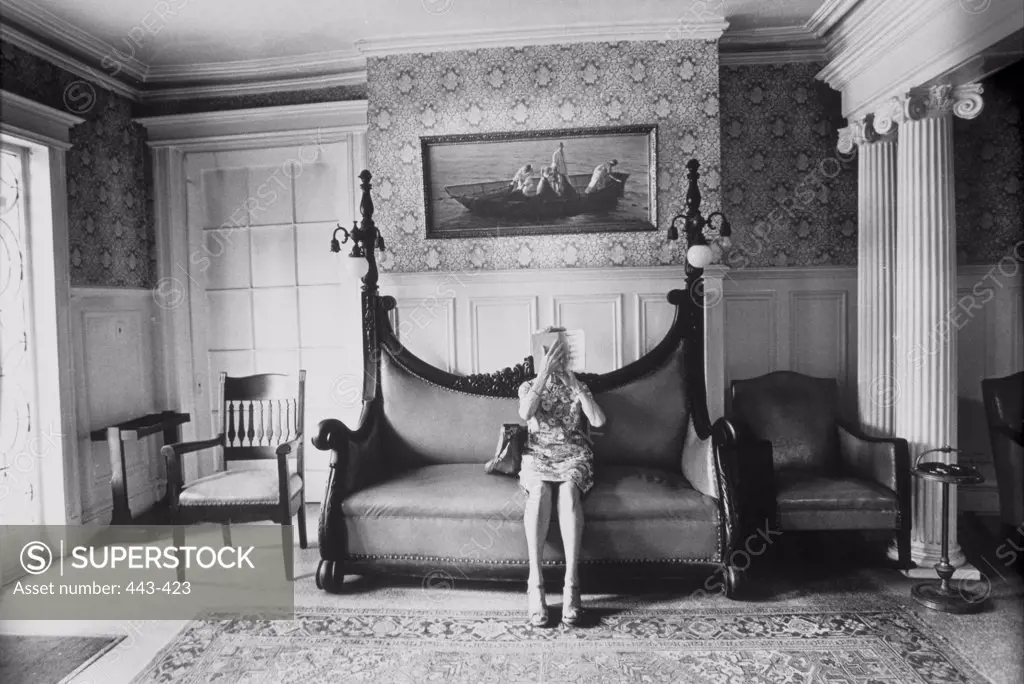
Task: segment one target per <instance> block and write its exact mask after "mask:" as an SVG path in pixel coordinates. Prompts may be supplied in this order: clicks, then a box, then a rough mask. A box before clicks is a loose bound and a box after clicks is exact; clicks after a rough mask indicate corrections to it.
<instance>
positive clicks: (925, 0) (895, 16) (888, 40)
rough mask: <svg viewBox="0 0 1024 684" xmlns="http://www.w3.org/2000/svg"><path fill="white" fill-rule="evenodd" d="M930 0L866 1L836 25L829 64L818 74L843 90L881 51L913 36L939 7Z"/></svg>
mask: <svg viewBox="0 0 1024 684" xmlns="http://www.w3.org/2000/svg"><path fill="white" fill-rule="evenodd" d="M947 1H948V0H947ZM930 2H931V0H903V1H902V2H888V1H885V2H870V1H869V2H862V3H861V4H860V6H859V7H858V11H857V12H851V13H849V14H848V15H847V16H846V19H845V21H843V22H842V23H841V24H839V25H838V26H837V27H836V28H835V31H834V32H833V35H832V36H831V39H830V40H829V46H828V47H829V49H828V52H829V57H830V61H829V64H828V66H827V67H825V68H824V69H822V70H821V73H820V74H819V75H818V78H819V79H821V80H823V81H825V82H826V83H828V84H829V85H830V86H832V87H833V88H834V89H835V90H839V91H841V90H843V87H844V86H845V85H846V84H847V83H848V82H849V81H850V80H851V79H853V78H855V77H856V76H857V74H859V73H860V72H861V71H863V69H865V68H866V67H867V66H868V65H869V64H870V63H871V62H872V61H873V60H874V58H875V57H876V56H877V55H880V54H885V51H886V49H887V48H888V47H890V46H892V45H895V44H897V43H899V42H900V41H902V40H905V39H907V38H909V37H910V36H911V35H913V34H914V33H916V32H917V31H918V29H920V28H921V27H922V26H923V25H924V24H925V23H927V22H928V20H929V18H930V15H931V14H933V13H934V9H935V7H934V6H931V7H928V5H929V4H930ZM954 4H955V3H954ZM929 10H930V11H929Z"/></svg>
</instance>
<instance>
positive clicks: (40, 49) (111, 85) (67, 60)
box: [0, 23, 142, 102]
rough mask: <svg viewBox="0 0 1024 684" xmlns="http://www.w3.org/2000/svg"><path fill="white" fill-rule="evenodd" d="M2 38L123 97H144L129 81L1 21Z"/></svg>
mask: <svg viewBox="0 0 1024 684" xmlns="http://www.w3.org/2000/svg"><path fill="white" fill-rule="evenodd" d="M0 40H2V41H3V42H5V43H10V44H11V45H14V46H15V47H18V48H20V49H22V50H24V51H25V52H27V53H29V54H31V55H35V56H36V57H39V58H40V59H45V60H46V61H48V62H50V63H51V64H53V65H54V66H57V67H59V68H61V69H64V70H65V71H67V72H69V73H72V74H74V75H75V76H78V77H79V78H82V79H85V80H87V81H90V82H91V83H95V84H96V85H98V86H100V87H102V88H105V89H107V90H109V91H111V92H113V93H116V94H117V95H120V96H121V97H124V98H127V99H129V100H132V101H133V102H138V101H140V99H141V97H142V91H141V89H139V88H137V87H134V86H131V85H128V84H127V83H125V82H123V81H121V80H118V79H117V78H114V77H113V76H110V75H108V74H104V73H100V72H98V71H96V69H93V68H92V67H90V66H89V65H88V64H86V63H85V62H83V61H81V60H80V59H77V58H75V57H71V56H70V55H68V53H66V52H64V51H62V50H58V49H55V48H52V47H50V46H49V45H46V44H45V43H43V42H41V41H39V40H37V39H36V38H33V37H32V36H30V35H28V34H27V33H24V32H23V31H21V30H19V29H17V28H15V27H13V26H10V25H9V24H6V23H0Z"/></svg>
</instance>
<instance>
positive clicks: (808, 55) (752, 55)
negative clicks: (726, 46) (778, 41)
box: [718, 46, 825, 67]
mask: <svg viewBox="0 0 1024 684" xmlns="http://www.w3.org/2000/svg"><path fill="white" fill-rule="evenodd" d="M824 61H825V51H824V49H823V48H820V47H816V46H808V47H805V48H801V47H791V48H785V49H779V50H749V51H743V52H724V51H723V52H720V53H719V55H718V64H719V66H730V67H732V66H760V65H764V64H808V63H809V64H814V63H817V62H824Z"/></svg>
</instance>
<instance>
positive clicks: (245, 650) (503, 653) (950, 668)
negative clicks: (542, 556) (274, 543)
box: [133, 606, 987, 684]
mask: <svg viewBox="0 0 1024 684" xmlns="http://www.w3.org/2000/svg"><path fill="white" fill-rule="evenodd" d="M552 617H553V621H556V620H557V618H558V613H557V610H556V611H553V616H552ZM588 617H589V620H588V623H587V624H585V625H583V626H581V627H577V628H575V629H567V628H565V627H562V626H557V627H553V628H541V629H538V628H533V627H530V626H529V625H528V624H526V622H525V620H524V619H523V615H522V613H521V612H510V611H487V612H479V611H476V612H468V611H467V612H457V611H452V610H446V611H441V610H434V611H429V610H417V611H412V610H385V609H374V610H350V611H344V612H339V611H330V612H327V611H314V610H309V609H304V610H303V611H302V612H301V613H300V614H299V615H298V616H297V617H296V619H294V620H287V621H263V622H260V621H253V622H248V621H239V620H223V621H216V620H209V621H196V622H193V623H191V624H190V625H189V626H188V627H186V629H185V630H184V631H183V632H182V633H181V634H179V636H178V637H177V638H176V639H175V640H174V641H173V642H171V643H170V644H169V645H168V646H167V647H166V648H165V649H164V650H163V651H162V652H161V653H160V654H159V655H158V656H157V658H155V659H154V660H153V661H152V662H151V663H150V665H149V666H148V668H147V669H146V670H144V671H143V672H142V673H140V674H139V676H138V677H136V678H135V680H134V682H133V684H144V683H145V684H149V683H152V682H161V683H166V684H185V683H189V684H191V683H195V684H200V683H202V684H206V683H207V682H211V683H217V684H228V683H231V684H241V683H243V682H244V683H245V684H258V683H262V682H272V683H274V684H292V683H295V684H299V683H301V684H312V683H315V682H332V683H340V682H365V683H367V684H376V683H378V682H379V683H381V684H387V683H395V684H414V683H415V684H425V683H427V682H444V684H463V683H465V684H481V683H485V682H487V683H490V682H493V683H494V684H499V683H501V684H504V683H505V682H510V683H511V682H559V683H563V682H564V683H569V682H581V683H582V682H586V683H588V684H591V683H593V684H612V683H615V684H619V683H620V682H687V683H695V684H697V683H703V682H709V683H710V682H716V683H719V682H721V683H729V684H759V683H763V684H785V683H789V682H800V683H805V682H806V683H811V682H822V683H825V682H827V683H828V684H843V683H846V682H850V683H858V684H865V683H867V682H871V683H872V684H885V683H890V682H891V683H896V682H899V683H903V682H921V683H925V682H927V683H928V684H940V683H945V682H984V681H987V680H985V679H984V678H982V677H981V675H980V674H979V673H978V672H977V671H976V670H975V669H974V668H973V667H971V665H969V664H968V663H967V662H966V661H965V660H964V659H963V658H961V657H959V656H958V655H957V654H956V653H955V651H954V650H953V649H952V647H951V646H950V645H949V644H948V643H947V642H946V641H945V640H944V639H943V638H942V637H940V636H938V635H937V634H935V633H934V632H933V631H932V630H931V629H930V628H929V627H928V626H927V625H925V624H924V623H923V622H922V621H920V619H919V618H917V617H916V616H915V615H914V614H912V613H910V612H907V611H904V610H902V609H899V608H894V609H884V610H859V611H853V610H851V611H848V612H846V611H839V612H836V611H822V610H817V611H816V610H809V609H793V608H781V607H780V608H776V609H772V608H767V607H763V606H762V607H759V608H758V609H757V610H756V611H753V612H752V611H746V612H726V611H716V610H706V609H699V610H671V611H668V610H630V609H625V610H623V609H611V608H591V609H590V610H589V611H588Z"/></svg>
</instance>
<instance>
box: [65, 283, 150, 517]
mask: <svg viewBox="0 0 1024 684" xmlns="http://www.w3.org/2000/svg"><path fill="white" fill-rule="evenodd" d="M156 314H157V312H156V311H155V304H154V299H153V292H152V290H146V289H119V288H72V290H71V319H72V341H73V347H74V352H73V362H74V375H75V385H76V400H77V404H78V405H77V413H78V453H79V455H80V457H79V463H78V468H79V482H81V487H82V491H81V497H82V522H83V523H89V522H100V523H107V522H109V521H110V515H111V509H112V501H111V493H110V455H109V451H108V449H107V446H106V442H96V443H94V442H92V441H91V440H90V439H89V433H90V432H91V431H92V430H96V429H100V428H104V427H107V426H108V425H111V424H113V423H117V422H120V421H123V420H128V419H131V418H136V417H139V416H141V415H144V414H146V413H150V412H153V411H157V410H161V409H162V408H163V407H160V406H158V401H157V391H158V389H159V388H158V385H159V382H158V380H157V377H158V374H159V372H160V371H159V368H160V363H161V362H160V350H158V349H157V348H156V347H155V346H154V339H155V336H154V323H155V320H156V319H155V316H156ZM160 446H161V438H160V436H159V435H156V436H153V437H151V438H149V439H145V440H141V441H139V442H128V443H126V444H125V456H126V459H127V463H128V467H127V470H128V498H129V506H130V508H131V511H132V513H133V514H138V513H140V512H142V511H144V510H146V509H147V508H149V507H150V506H152V505H153V503H154V502H155V501H157V500H158V499H159V498H161V497H162V496H163V491H164V486H165V483H166V477H165V472H164V466H163V463H162V462H161V459H160V457H159V456H160Z"/></svg>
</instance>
